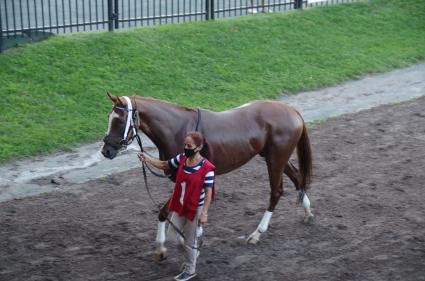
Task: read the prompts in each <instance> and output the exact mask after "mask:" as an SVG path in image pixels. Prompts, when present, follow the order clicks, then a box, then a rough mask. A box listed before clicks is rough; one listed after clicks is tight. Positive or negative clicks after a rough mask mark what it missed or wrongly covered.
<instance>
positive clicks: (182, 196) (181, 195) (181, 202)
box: [180, 181, 186, 206]
mask: <svg viewBox="0 0 425 281" xmlns="http://www.w3.org/2000/svg"><path fill="white" fill-rule="evenodd" d="M181 186H182V193H181V194H180V204H181V205H182V206H183V199H184V194H185V192H186V182H184V181H183V182H182V183H181Z"/></svg>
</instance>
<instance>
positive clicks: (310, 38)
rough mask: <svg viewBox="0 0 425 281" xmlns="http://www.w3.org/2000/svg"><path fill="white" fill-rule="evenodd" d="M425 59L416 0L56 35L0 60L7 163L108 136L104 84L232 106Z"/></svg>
mask: <svg viewBox="0 0 425 281" xmlns="http://www.w3.org/2000/svg"><path fill="white" fill-rule="evenodd" d="M424 58H425V1H415V0H404V1H395V0H388V1H383V0H375V1H372V2H367V3H358V4H352V5H337V6H332V7H324V8H314V9H308V10H304V11H294V12H290V13H279V14H278V13H276V14H267V15H258V16H253V17H244V18H237V19H228V20H217V21H211V22H196V23H187V24H179V25H163V26H157V27H148V28H141V29H134V30H126V31H119V32H114V33H107V32H105V33H94V34H93V33H92V34H73V35H68V36H55V37H53V38H51V39H49V40H46V41H43V42H41V43H37V44H31V45H26V46H23V47H19V48H15V49H12V50H8V51H6V52H5V53H3V54H1V55H0V106H1V111H2V112H1V115H0V161H6V160H10V159H14V158H16V157H23V156H29V155H34V154H37V153H46V152H51V151H55V150H58V149H66V148H69V147H72V146H73V145H76V144H79V143H84V142H88V141H93V140H98V139H100V138H101V137H102V136H103V134H104V132H105V130H106V127H107V113H108V112H109V110H110V102H109V100H108V99H107V98H106V95H105V92H106V91H111V92H112V93H114V94H119V95H133V94H137V95H143V96H151V97H156V98H160V99H165V100H169V101H172V102H176V103H180V104H184V105H187V106H193V107H195V106H201V107H204V108H209V109H212V110H224V109H226V108H230V107H233V106H236V105H239V104H242V103H245V102H247V101H249V100H253V99H260V98H276V97H278V96H279V95H281V94H282V93H295V92H298V91H301V90H306V89H313V88H319V87H324V86H327V85H332V84H336V83H339V82H341V81H344V80H347V79H353V78H358V77H361V76H362V75H364V74H366V73H371V72H380V71H384V70H387V69H390V68H394V67H400V66H405V65H408V64H411V63H414V62H415V61H419V60H423V59H424Z"/></svg>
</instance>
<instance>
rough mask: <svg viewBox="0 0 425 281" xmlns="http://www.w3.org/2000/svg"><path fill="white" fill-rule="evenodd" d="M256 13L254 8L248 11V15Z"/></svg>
mask: <svg viewBox="0 0 425 281" xmlns="http://www.w3.org/2000/svg"><path fill="white" fill-rule="evenodd" d="M256 13H258V10H257V9H256V8H253V9H248V14H256Z"/></svg>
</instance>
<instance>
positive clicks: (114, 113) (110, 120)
mask: <svg viewBox="0 0 425 281" xmlns="http://www.w3.org/2000/svg"><path fill="white" fill-rule="evenodd" d="M114 118H119V115H118V113H116V112H115V111H112V112H111V114H109V123H108V131H107V132H106V135H109V133H110V132H111V127H112V120H114Z"/></svg>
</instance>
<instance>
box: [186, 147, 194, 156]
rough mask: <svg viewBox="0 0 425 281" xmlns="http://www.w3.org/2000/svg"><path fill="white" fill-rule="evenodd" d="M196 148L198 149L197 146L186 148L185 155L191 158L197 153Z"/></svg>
mask: <svg viewBox="0 0 425 281" xmlns="http://www.w3.org/2000/svg"><path fill="white" fill-rule="evenodd" d="M195 149H196V147H195V148H193V149H189V148H185V149H184V155H185V156H186V157H187V158H190V157H192V156H193V155H195V153H196V152H195Z"/></svg>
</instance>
